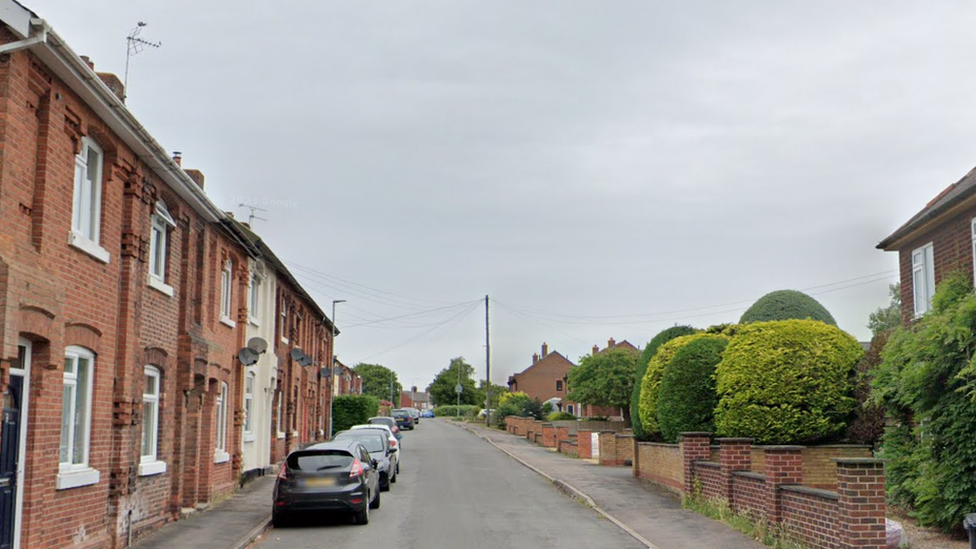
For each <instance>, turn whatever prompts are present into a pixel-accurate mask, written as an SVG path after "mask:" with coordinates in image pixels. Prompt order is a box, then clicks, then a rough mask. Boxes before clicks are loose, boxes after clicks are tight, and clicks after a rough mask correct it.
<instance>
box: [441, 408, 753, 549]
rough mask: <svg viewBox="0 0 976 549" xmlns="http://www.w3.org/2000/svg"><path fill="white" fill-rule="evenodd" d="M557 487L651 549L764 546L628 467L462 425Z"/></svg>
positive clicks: (485, 429) (746, 548)
mask: <svg viewBox="0 0 976 549" xmlns="http://www.w3.org/2000/svg"><path fill="white" fill-rule="evenodd" d="M459 425H461V426H463V427H464V428H466V429H468V430H469V431H471V432H473V433H475V434H477V435H478V436H480V437H481V438H483V439H485V440H486V441H488V442H489V443H491V444H492V445H494V446H495V447H497V448H498V449H500V450H502V451H503V452H505V453H507V454H509V455H510V456H512V457H513V458H515V459H516V460H518V461H521V462H522V463H523V464H524V465H526V466H528V467H529V468H531V469H534V470H536V472H538V473H540V474H543V475H544V476H547V477H549V478H551V479H552V480H553V481H554V482H555V483H556V484H557V485H560V484H561V485H564V486H566V489H567V491H569V492H570V493H573V492H577V493H579V494H581V495H582V499H584V501H585V500H586V498H589V499H590V501H592V502H593V503H592V504H594V505H595V508H596V509H597V511H598V512H601V511H602V514H604V515H605V516H607V518H608V519H609V520H611V521H612V522H614V523H617V524H618V526H621V527H622V528H624V530H625V531H628V532H629V533H631V534H632V535H634V537H635V538H637V539H638V540H640V541H641V542H642V543H645V544H646V545H648V546H649V547H651V548H653V549H698V548H701V547H709V548H722V549H760V548H764V547H765V545H762V544H760V543H759V542H757V541H753V540H751V539H749V538H748V537H746V536H744V535H743V534H740V533H739V532H736V531H735V530H732V529H731V528H729V527H728V526H726V525H724V524H722V523H721V522H718V521H715V520H712V519H709V518H707V517H704V516H702V515H699V514H698V513H695V512H692V511H688V510H685V509H682V508H681V502H680V501H679V500H678V498H677V497H676V496H675V495H674V494H672V493H671V492H668V491H667V490H664V489H663V488H659V487H657V486H655V485H653V484H650V483H648V482H643V481H640V480H637V479H635V478H633V476H632V473H631V470H630V467H605V466H601V465H597V464H595V463H592V462H590V461H588V460H581V459H576V458H572V457H569V456H566V455H564V454H559V453H556V452H552V451H550V450H548V449H546V448H543V447H541V446H538V445H536V444H533V443H531V442H529V441H528V440H526V439H525V438H524V437H518V436H515V435H510V434H508V433H506V432H504V431H498V430H496V429H488V428H487V427H485V426H484V425H480V424H459Z"/></svg>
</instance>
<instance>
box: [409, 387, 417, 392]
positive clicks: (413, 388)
mask: <svg viewBox="0 0 976 549" xmlns="http://www.w3.org/2000/svg"><path fill="white" fill-rule="evenodd" d="M410 392H411V393H416V392H417V386H416V385H414V386H413V387H411V388H410Z"/></svg>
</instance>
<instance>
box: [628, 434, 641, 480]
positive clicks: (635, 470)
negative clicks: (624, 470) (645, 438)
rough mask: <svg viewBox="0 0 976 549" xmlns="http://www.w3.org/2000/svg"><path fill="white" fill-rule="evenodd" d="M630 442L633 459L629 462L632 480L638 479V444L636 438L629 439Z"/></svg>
mask: <svg viewBox="0 0 976 549" xmlns="http://www.w3.org/2000/svg"><path fill="white" fill-rule="evenodd" d="M630 442H631V445H632V446H633V447H634V450H633V452H634V454H633V455H634V458H633V459H632V460H631V462H630V474H631V475H633V477H634V478H640V443H639V442H638V441H637V437H631V439H630Z"/></svg>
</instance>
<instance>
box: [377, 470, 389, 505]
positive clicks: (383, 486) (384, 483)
mask: <svg viewBox="0 0 976 549" xmlns="http://www.w3.org/2000/svg"><path fill="white" fill-rule="evenodd" d="M389 491H390V476H389V475H381V476H380V492H389ZM374 509H375V507H374Z"/></svg>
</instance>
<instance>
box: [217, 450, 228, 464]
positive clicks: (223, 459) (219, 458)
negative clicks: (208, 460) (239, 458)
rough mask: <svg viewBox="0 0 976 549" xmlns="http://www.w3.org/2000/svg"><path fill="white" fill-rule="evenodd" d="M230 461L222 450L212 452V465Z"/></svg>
mask: <svg viewBox="0 0 976 549" xmlns="http://www.w3.org/2000/svg"><path fill="white" fill-rule="evenodd" d="M228 461H230V454H228V453H227V452H224V451H222V450H217V451H216V452H214V463H227V462H228Z"/></svg>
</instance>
